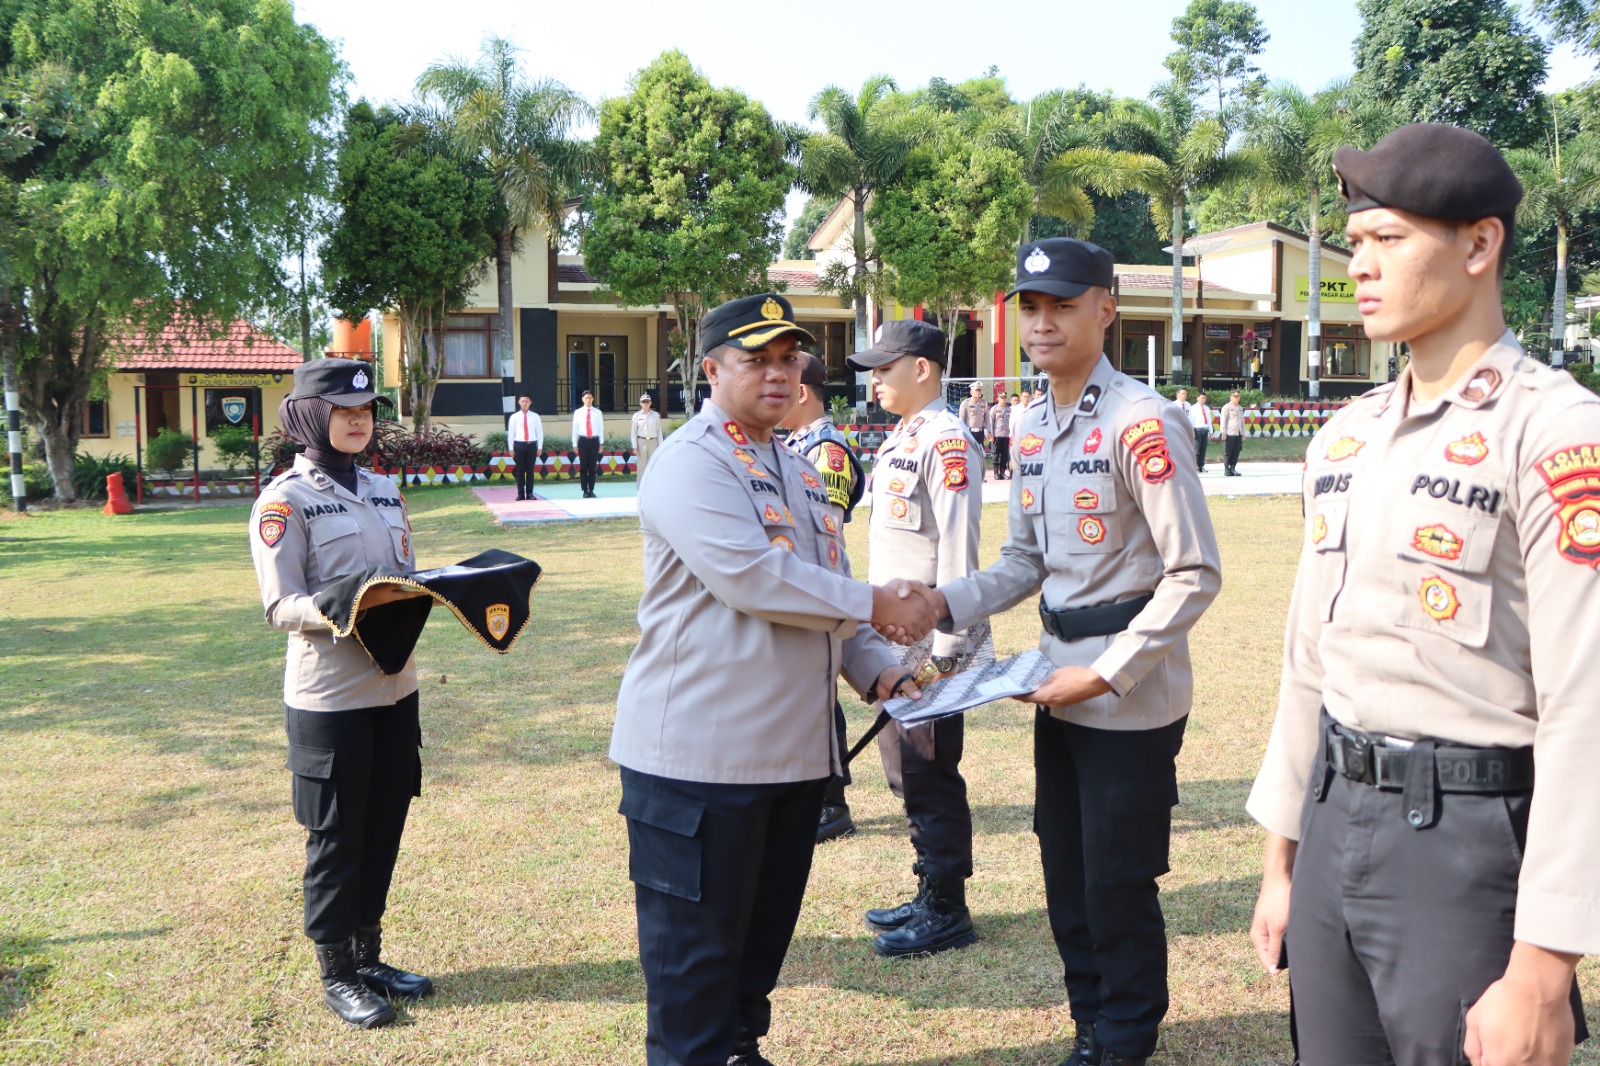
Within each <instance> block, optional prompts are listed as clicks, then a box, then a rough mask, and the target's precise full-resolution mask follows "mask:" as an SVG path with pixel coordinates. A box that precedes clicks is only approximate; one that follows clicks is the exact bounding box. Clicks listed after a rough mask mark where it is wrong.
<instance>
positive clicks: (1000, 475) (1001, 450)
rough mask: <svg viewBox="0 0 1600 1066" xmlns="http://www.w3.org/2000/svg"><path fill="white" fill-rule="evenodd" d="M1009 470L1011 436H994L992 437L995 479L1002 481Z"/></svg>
mask: <svg viewBox="0 0 1600 1066" xmlns="http://www.w3.org/2000/svg"><path fill="white" fill-rule="evenodd" d="M1010 470H1011V438H1010V437H996V438H995V439H994V476H995V480H996V481H1002V480H1004V479H1005V476H1006V475H1007V474H1008V473H1009V472H1010Z"/></svg>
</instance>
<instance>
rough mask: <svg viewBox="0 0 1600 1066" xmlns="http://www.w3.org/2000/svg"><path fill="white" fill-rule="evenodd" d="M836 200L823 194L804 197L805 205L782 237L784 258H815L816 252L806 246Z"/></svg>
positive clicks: (835, 204)
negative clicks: (786, 233) (787, 233)
mask: <svg viewBox="0 0 1600 1066" xmlns="http://www.w3.org/2000/svg"><path fill="white" fill-rule="evenodd" d="M837 204H838V201H837V200H831V199H828V198H827V197H823V196H808V197H806V202H805V206H804V207H802V208H801V209H800V213H799V214H798V215H796V216H795V218H794V225H792V226H790V227H789V235H788V236H787V237H785V238H784V239H783V257H784V258H785V259H815V258H816V257H817V253H816V252H813V251H812V250H811V249H810V248H809V247H807V242H808V241H810V240H811V235H812V234H813V233H815V232H816V231H817V227H818V226H820V225H822V220H823V219H825V218H827V217H828V215H829V213H830V212H831V211H832V210H833V209H834V207H835V206H837Z"/></svg>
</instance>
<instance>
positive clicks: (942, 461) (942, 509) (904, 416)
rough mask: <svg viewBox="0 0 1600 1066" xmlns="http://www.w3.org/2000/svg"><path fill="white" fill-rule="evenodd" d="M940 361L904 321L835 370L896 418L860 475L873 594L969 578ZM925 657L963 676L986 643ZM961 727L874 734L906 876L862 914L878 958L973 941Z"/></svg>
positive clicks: (950, 723) (962, 437) (968, 444)
mask: <svg viewBox="0 0 1600 1066" xmlns="http://www.w3.org/2000/svg"><path fill="white" fill-rule="evenodd" d="M945 358H946V345H945V333H944V330H942V329H940V328H938V327H937V326H935V325H933V324H931V323H928V322H920V321H917V320H915V319H909V320H905V321H895V322H885V323H884V324H883V325H881V326H879V327H878V333H877V337H876V340H875V341H874V343H873V345H872V347H871V348H868V349H867V350H866V351H862V352H857V353H855V354H854V355H852V356H851V357H850V358H849V359H847V360H845V362H846V364H847V365H848V366H849V367H850V369H852V370H856V371H871V373H872V381H873V388H874V390H875V391H876V393H877V399H878V404H879V406H881V407H883V408H884V409H885V410H886V411H889V412H890V413H891V414H896V415H899V416H900V423H899V424H898V425H897V426H896V427H895V429H894V431H893V432H892V433H890V434H889V436H888V437H887V438H886V439H885V440H884V442H883V446H882V447H880V448H879V449H878V457H877V461H876V462H875V463H874V464H873V468H872V519H871V525H870V527H869V531H868V536H867V552H868V560H869V565H868V571H867V579H868V580H869V581H872V582H874V583H881V582H884V581H891V580H895V579H900V578H909V579H912V580H916V581H921V582H923V583H924V584H927V585H930V586H938V585H944V584H948V583H949V582H951V581H954V580H955V579H957V578H960V577H965V576H967V575H968V574H970V573H971V572H972V571H974V570H976V569H977V568H978V522H979V519H980V517H981V516H982V514H983V490H982V485H983V445H982V444H981V443H980V440H981V438H976V437H974V436H973V434H972V433H971V431H970V429H969V428H968V425H967V424H966V423H964V421H963V420H962V419H961V418H958V417H956V416H955V415H953V414H951V413H950V409H949V407H948V406H947V405H946V404H945V399H944V376H943V375H944V367H945ZM968 402H971V401H968ZM977 402H978V403H979V404H982V402H983V401H982V399H981V398H978V399H977ZM932 650H933V665H934V668H935V669H937V670H938V671H939V672H940V673H951V672H954V671H956V670H957V669H966V668H967V667H968V665H970V664H971V662H972V661H974V657H975V656H977V655H978V654H979V653H980V652H982V653H983V654H984V655H987V657H988V658H990V659H992V658H993V657H994V646H993V643H992V642H988V643H986V644H985V646H984V647H983V648H981V649H980V648H978V647H975V646H973V645H972V643H971V642H970V641H969V640H968V638H967V635H966V634H965V633H940V634H937V635H936V636H935V637H934V640H933V649H932ZM965 724H966V716H965V715H959V714H958V715H954V716H952V717H950V718H945V719H943V720H941V721H938V722H924V723H922V724H920V725H914V726H904V725H901V724H900V723H899V722H893V721H891V722H890V723H889V724H888V726H887V727H886V728H885V729H884V730H883V731H882V732H881V733H879V734H878V754H879V756H880V757H881V758H882V760H883V771H884V776H885V777H887V778H888V779H889V788H890V789H891V790H892V791H893V792H894V794H895V795H896V796H898V797H899V798H900V799H901V800H902V801H904V803H905V811H906V824H907V826H908V828H909V829H910V833H911V847H912V849H913V850H914V851H915V852H916V860H915V862H914V863H913V864H912V872H913V873H914V874H916V876H917V892H916V895H915V896H914V897H913V898H912V899H911V900H909V901H907V902H905V903H901V904H899V905H891V906H888V907H879V908H874V909H872V910H869V911H867V913H866V916H865V921H866V925H867V928H868V929H871V930H873V931H874V932H876V933H878V934H879V935H878V936H877V937H876V938H875V939H874V940H873V943H872V947H873V950H874V951H876V952H877V953H878V954H880V955H885V956H888V957H891V958H893V957H897V956H902V955H928V954H932V953H934V952H938V951H945V950H947V949H950V948H961V947H966V946H967V945H968V944H971V943H973V942H974V941H975V940H977V933H976V932H975V931H974V930H973V926H972V915H971V913H970V912H969V911H968V910H967V892H966V882H967V879H968V878H970V877H971V876H972V809H971V807H970V806H969V805H968V803H967V783H966V781H965V779H963V778H962V776H961V752H962V747H963V742H964V738H965V735H966V733H965Z"/></svg>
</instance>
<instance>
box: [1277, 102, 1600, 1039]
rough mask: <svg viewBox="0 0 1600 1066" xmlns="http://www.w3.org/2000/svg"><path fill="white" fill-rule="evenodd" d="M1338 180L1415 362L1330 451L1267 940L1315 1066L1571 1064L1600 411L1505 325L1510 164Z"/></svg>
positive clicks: (1426, 146) (1381, 313)
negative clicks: (1286, 969) (1285, 969)
mask: <svg viewBox="0 0 1600 1066" xmlns="http://www.w3.org/2000/svg"><path fill="white" fill-rule="evenodd" d="M1333 162H1334V166H1335V168H1336V171H1337V174H1338V177H1339V185H1340V190H1341V192H1342V193H1343V194H1344V196H1345V198H1346V200H1347V202H1348V212H1349V221H1348V223H1347V225H1346V229H1345V233H1346V236H1347V237H1348V238H1349V241H1350V250H1351V253H1352V258H1351V261H1350V266H1349V271H1350V277H1351V279H1352V280H1353V281H1354V282H1355V284H1356V301H1357V306H1358V308H1359V309H1360V311H1361V318H1362V322H1363V325H1364V327H1365V329H1366V333H1367V336H1368V337H1370V338H1372V339H1373V340H1375V341H1383V342H1387V343H1391V344H1398V343H1401V342H1404V343H1406V344H1408V345H1409V346H1410V349H1411V362H1410V364H1409V365H1408V366H1407V367H1406V369H1405V370H1403V371H1401V372H1400V374H1399V376H1398V378H1397V380H1395V381H1394V382H1392V383H1389V384H1384V385H1380V386H1378V387H1377V388H1375V389H1373V390H1372V391H1371V392H1368V393H1367V394H1365V395H1364V396H1362V397H1360V398H1359V399H1357V400H1355V401H1354V402H1352V403H1350V404H1349V405H1347V406H1346V407H1344V408H1343V409H1341V410H1340V411H1339V412H1338V413H1337V414H1335V415H1334V416H1333V418H1331V419H1329V421H1328V423H1327V425H1326V426H1325V427H1324V428H1323V429H1322V430H1321V431H1320V432H1319V433H1318V434H1317V435H1316V437H1315V438H1314V439H1313V441H1312V443H1311V446H1310V449H1309V451H1308V454H1307V459H1306V469H1305V484H1304V487H1303V491H1304V503H1305V514H1306V522H1305V532H1304V537H1303V542H1302V547H1301V554H1300V568H1299V573H1298V574H1297V575H1296V578H1295V586H1294V594H1293V597H1292V598H1291V600H1290V606H1289V619H1288V630H1287V633H1286V635H1285V639H1284V663H1283V681H1282V685H1281V687H1280V691H1279V695H1278V711H1277V718H1276V721H1275V722H1274V723H1273V727H1272V736H1271V740H1270V742H1269V744H1268V747H1267V752H1266V756H1265V760H1264V762H1263V763H1262V766H1261V771H1260V773H1259V774H1258V776H1257V777H1256V781H1255V786H1254V788H1253V789H1252V790H1251V793H1250V800H1249V804H1248V808H1249V811H1250V814H1251V815H1253V816H1254V817H1255V819H1256V820H1257V821H1258V822H1260V823H1261V824H1262V826H1264V827H1265V828H1266V830H1267V849H1266V861H1265V872H1264V875H1263V878H1262V885H1261V895H1260V898H1259V900H1258V902H1257V904H1256V911H1255V918H1254V922H1253V925H1252V936H1253V938H1254V941H1255V946H1256V949H1257V951H1258V953H1259V954H1260V957H1261V961H1262V964H1263V965H1264V966H1265V967H1266V968H1267V969H1268V971H1269V972H1274V971H1276V970H1277V969H1278V968H1279V967H1280V965H1281V963H1282V953H1283V947H1284V945H1285V944H1287V946H1288V948H1289V952H1288V960H1289V965H1290V982H1291V984H1292V986H1293V990H1294V1003H1295V1015H1296V1020H1297V1023H1298V1035H1299V1047H1300V1052H1301V1057H1302V1061H1304V1062H1305V1063H1306V1066H1332V1064H1344V1063H1358V1062H1359V1063H1369V1062H1370V1063H1377V1062H1388V1063H1396V1064H1398V1066H1447V1064H1453V1063H1459V1062H1468V1061H1470V1062H1472V1063H1474V1064H1475V1066H1497V1064H1501V1063H1519V1064H1534V1066H1554V1064H1556V1063H1565V1062H1567V1060H1568V1058H1569V1057H1570V1055H1571V1053H1572V1050H1573V1046H1574V1043H1575V1041H1577V1040H1580V1039H1582V1038H1583V1037H1584V1036H1585V1035H1586V1033H1585V1029H1584V1023H1583V1016H1582V1010H1581V1004H1580V1003H1579V1000H1578V989H1577V984H1576V982H1575V981H1574V978H1573V972H1574V967H1575V966H1576V964H1577V961H1578V959H1579V957H1580V956H1582V955H1585V954H1591V953H1594V952H1597V951H1600V833H1596V832H1595V826H1594V818H1593V812H1595V811H1600V775H1597V774H1596V773H1595V765H1596V762H1597V760H1600V719H1597V718H1596V715H1595V686H1594V679H1593V664H1594V663H1595V662H1596V661H1597V660H1600V569H1597V568H1600V443H1597V442H1600V398H1597V397H1596V396H1595V395H1594V394H1593V393H1591V392H1589V391H1588V390H1587V389H1584V388H1583V387H1582V386H1580V385H1578V384H1577V383H1576V382H1574V381H1573V380H1572V378H1571V377H1570V376H1568V375H1567V374H1565V373H1563V372H1560V371H1555V370H1551V369H1550V368H1549V367H1547V366H1545V365H1543V364H1542V363H1540V362H1538V361H1537V360H1534V359H1531V358H1529V357H1528V356H1527V354H1526V353H1524V352H1523V350H1522V347H1521V345H1519V344H1518V343H1517V339H1516V337H1515V336H1514V335H1513V334H1512V333H1511V332H1510V331H1508V330H1507V329H1506V325H1505V320H1504V317H1503V315H1502V313H1501V302H1500V290H1501V276H1502V274H1503V272H1504V270H1505V264H1506V255H1507V253H1508V250H1509V249H1510V246H1511V236H1512V217H1513V214H1514V212H1515V211H1516V208H1517V205H1518V203H1519V202H1520V201H1521V199H1522V188H1521V186H1520V185H1519V184H1518V182H1517V179H1516V176H1515V175H1514V174H1513V173H1512V171H1511V168H1510V167H1509V166H1507V165H1506V161H1505V159H1504V158H1503V157H1502V156H1501V155H1500V153H1499V152H1498V151H1497V150H1496V149H1495V148H1494V147H1493V146H1492V145H1491V144H1490V143H1489V142H1488V141H1486V140H1484V139H1483V138H1482V137H1480V136H1478V135H1477V134H1475V133H1470V132H1468V131H1466V130H1461V129H1456V128H1454V127H1451V126H1443V125H1432V124H1418V125H1412V126H1404V127H1401V128H1400V129H1398V130H1396V131H1394V132H1393V133H1391V134H1389V135H1388V136H1386V137H1385V138H1383V140H1381V141H1379V142H1378V143H1377V144H1376V145H1375V146H1374V147H1373V148H1372V149H1371V150H1370V151H1359V150H1357V149H1355V148H1350V147H1346V148H1341V149H1340V150H1339V151H1338V152H1336V153H1335V154H1334V157H1333Z"/></svg>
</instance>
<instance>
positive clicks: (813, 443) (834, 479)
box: [778, 352, 867, 844]
mask: <svg viewBox="0 0 1600 1066" xmlns="http://www.w3.org/2000/svg"><path fill="white" fill-rule="evenodd" d="M800 361H801V363H802V366H801V368H800V399H799V400H798V401H797V402H796V403H795V405H794V410H792V411H790V412H789V415H788V417H787V418H785V419H784V420H783V421H782V422H781V423H779V425H778V428H779V429H786V430H788V431H789V447H790V448H793V449H794V450H795V451H797V452H799V453H800V454H801V455H803V456H805V457H806V458H807V459H809V460H811V465H812V466H814V467H816V468H817V476H818V477H819V478H821V479H822V488H823V491H825V492H826V493H827V494H828V503H829V504H830V505H831V506H832V507H833V509H834V514H833V517H834V519H835V521H837V522H838V523H839V524H840V525H841V526H842V525H843V524H844V523H845V522H848V521H850V517H851V515H852V514H853V513H854V511H855V509H856V504H858V503H860V502H861V496H862V494H863V492H864V491H865V490H866V485H867V477H866V474H865V473H864V472H863V471H862V469H861V462H860V460H858V459H857V458H856V456H855V452H853V451H851V450H850V442H849V441H847V440H846V439H845V436H844V434H843V433H841V432H839V427H838V426H836V425H834V424H833V419H832V418H831V417H830V416H829V415H828V410H827V408H826V407H824V406H823V389H824V388H825V386H826V385H827V384H828V368H827V367H825V366H823V365H822V360H821V359H818V358H817V357H816V356H814V355H812V354H810V353H809V352H802V353H801V356H800ZM833 728H834V732H836V733H837V734H838V740H839V750H841V751H843V750H845V749H846V748H847V747H848V746H849V741H848V740H847V738H846V731H845V729H846V723H845V720H844V708H843V707H842V706H840V705H839V701H838V700H834V702H833ZM849 785H850V767H848V766H843V767H841V772H840V773H838V774H835V775H834V776H832V777H830V778H828V788H827V790H826V791H825V792H824V793H823V794H822V817H821V818H819V819H818V820H817V843H818V844H821V843H824V842H826V841H829V840H834V839H836V838H838V837H843V836H849V835H850V834H851V833H854V832H855V831H856V824H855V821H854V820H853V819H852V818H851V817H850V804H849V802H848V801H846V799H845V795H844V790H845V789H846V788H848V787H849Z"/></svg>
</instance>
